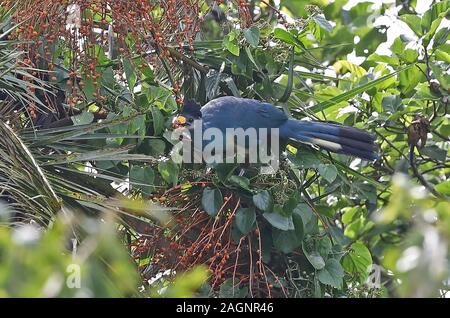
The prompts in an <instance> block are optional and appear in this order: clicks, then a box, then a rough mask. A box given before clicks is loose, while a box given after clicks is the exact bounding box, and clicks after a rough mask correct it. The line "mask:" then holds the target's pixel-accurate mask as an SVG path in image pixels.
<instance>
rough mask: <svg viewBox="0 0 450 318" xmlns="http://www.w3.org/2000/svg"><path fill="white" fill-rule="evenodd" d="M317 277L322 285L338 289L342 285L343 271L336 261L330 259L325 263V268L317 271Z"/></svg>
mask: <svg viewBox="0 0 450 318" xmlns="http://www.w3.org/2000/svg"><path fill="white" fill-rule="evenodd" d="M317 277H318V278H319V281H320V282H321V283H322V284H325V285H330V286H333V287H335V288H338V289H340V288H341V287H342V283H343V278H344V270H343V269H342V266H341V264H339V262H338V261H337V260H336V259H334V258H330V259H328V260H327V262H326V263H325V267H324V268H323V269H321V270H320V271H318V273H317Z"/></svg>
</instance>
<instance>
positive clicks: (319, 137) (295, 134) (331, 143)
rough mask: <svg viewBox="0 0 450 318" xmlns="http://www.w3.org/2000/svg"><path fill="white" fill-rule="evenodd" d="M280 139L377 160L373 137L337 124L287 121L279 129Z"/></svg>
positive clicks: (356, 129)
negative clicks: (290, 139)
mask: <svg viewBox="0 0 450 318" xmlns="http://www.w3.org/2000/svg"><path fill="white" fill-rule="evenodd" d="M280 137H281V138H292V139H295V140H298V141H300V142H304V143H309V144H313V145H317V146H319V147H321V148H324V149H327V150H329V151H332V152H336V153H342V154H346V155H351V156H356V157H359V158H362V159H367V160H375V159H377V158H378V151H377V150H378V148H377V146H376V144H375V143H374V141H375V136H373V135H372V134H370V133H368V132H366V131H364V130H361V129H358V128H353V127H347V126H343V125H340V124H337V123H330V122H321V121H300V120H293V119H289V120H288V121H287V122H286V123H285V124H283V125H282V126H281V127H280Z"/></svg>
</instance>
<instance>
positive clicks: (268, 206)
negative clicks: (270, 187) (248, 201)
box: [253, 190, 273, 212]
mask: <svg viewBox="0 0 450 318" xmlns="http://www.w3.org/2000/svg"><path fill="white" fill-rule="evenodd" d="M253 203H254V204H255V206H256V207H257V208H258V209H260V210H261V211H265V212H267V211H271V210H272V208H273V198H272V195H271V194H270V193H269V191H267V190H262V191H261V192H259V193H257V194H255V195H254V196H253Z"/></svg>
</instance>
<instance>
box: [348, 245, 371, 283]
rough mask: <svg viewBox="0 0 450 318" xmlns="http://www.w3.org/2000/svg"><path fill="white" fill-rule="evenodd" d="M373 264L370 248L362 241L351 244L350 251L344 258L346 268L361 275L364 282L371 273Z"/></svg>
mask: <svg viewBox="0 0 450 318" xmlns="http://www.w3.org/2000/svg"><path fill="white" fill-rule="evenodd" d="M370 265H372V255H370V251H369V249H368V248H367V247H366V246H365V245H364V244H363V243H360V242H355V243H353V244H352V245H351V246H350V251H349V253H348V254H346V255H345V256H344V257H343V258H342V266H343V268H344V270H345V271H346V272H348V273H351V274H353V275H357V276H358V277H359V281H360V282H361V283H362V282H363V281H364V280H366V278H367V276H368V274H369V271H368V269H369V266H370Z"/></svg>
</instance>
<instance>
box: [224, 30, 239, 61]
mask: <svg viewBox="0 0 450 318" xmlns="http://www.w3.org/2000/svg"><path fill="white" fill-rule="evenodd" d="M223 46H224V47H225V48H226V49H227V50H228V51H229V52H230V53H231V54H233V55H236V56H239V54H240V48H239V43H238V41H237V39H236V37H235V34H234V32H230V33H229V34H228V35H226V36H225V37H224V38H223Z"/></svg>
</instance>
